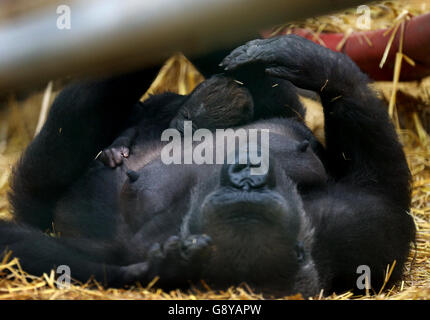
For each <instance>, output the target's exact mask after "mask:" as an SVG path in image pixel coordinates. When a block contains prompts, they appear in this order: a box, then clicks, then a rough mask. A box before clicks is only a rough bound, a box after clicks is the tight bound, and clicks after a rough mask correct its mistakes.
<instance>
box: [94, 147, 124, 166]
mask: <svg viewBox="0 0 430 320" xmlns="http://www.w3.org/2000/svg"><path fill="white" fill-rule="evenodd" d="M129 155H130V150H129V148H128V147H126V146H118V147H113V146H110V147H109V148H106V149H104V150H103V151H102V152H101V154H100V155H99V157H98V158H97V159H99V160H100V161H101V162H102V163H103V164H104V165H105V166H107V167H111V168H116V167H117V166H120V165H121V164H122V162H123V159H124V158H127V157H128V156H129Z"/></svg>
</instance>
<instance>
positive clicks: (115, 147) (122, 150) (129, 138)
mask: <svg viewBox="0 0 430 320" xmlns="http://www.w3.org/2000/svg"><path fill="white" fill-rule="evenodd" d="M137 134H138V129H137V127H131V128H128V129H127V130H125V131H124V132H123V133H121V135H120V136H119V137H118V138H117V139H116V140H115V141H114V142H113V143H112V144H111V145H110V146H109V147H107V148H106V149H104V150H103V151H102V152H101V154H100V155H99V156H98V158H97V159H98V160H100V161H101V162H103V164H104V165H105V166H107V167H111V168H116V167H117V166H120V165H121V164H122V162H123V160H124V158H128V156H129V155H130V148H131V147H132V145H133V143H134V140H135V138H136V136H137Z"/></svg>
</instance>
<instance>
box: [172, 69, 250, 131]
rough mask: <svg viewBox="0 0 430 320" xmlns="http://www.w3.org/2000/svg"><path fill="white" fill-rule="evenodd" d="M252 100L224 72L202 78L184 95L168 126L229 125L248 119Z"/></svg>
mask: <svg viewBox="0 0 430 320" xmlns="http://www.w3.org/2000/svg"><path fill="white" fill-rule="evenodd" d="M253 115H254V102H253V99H252V96H251V94H250V92H249V91H248V89H247V88H245V87H244V86H243V85H242V84H241V83H240V82H238V81H236V80H234V79H233V78H229V77H227V76H224V75H215V76H212V77H211V78H209V79H207V80H205V81H203V82H202V83H201V84H200V85H198V86H197V87H196V88H195V89H194V90H193V92H192V93H191V94H190V95H189V96H188V98H187V100H186V101H185V102H184V104H183V105H182V107H181V108H180V109H179V111H178V114H177V115H176V117H175V118H174V119H173V120H172V121H171V123H170V127H172V128H176V129H178V130H180V131H181V130H183V127H184V126H183V123H184V121H189V120H191V121H192V122H193V127H194V128H207V129H216V128H229V127H234V126H239V125H244V124H246V123H248V122H249V121H251V120H252V118H253Z"/></svg>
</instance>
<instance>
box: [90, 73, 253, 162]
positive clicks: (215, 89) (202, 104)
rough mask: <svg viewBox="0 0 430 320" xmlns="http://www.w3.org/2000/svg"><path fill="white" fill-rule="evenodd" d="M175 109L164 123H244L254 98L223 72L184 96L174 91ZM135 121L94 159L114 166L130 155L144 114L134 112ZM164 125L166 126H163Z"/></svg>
mask: <svg viewBox="0 0 430 320" xmlns="http://www.w3.org/2000/svg"><path fill="white" fill-rule="evenodd" d="M177 104H179V105H180V107H179V110H178V111H177V113H176V115H175V116H174V118H173V119H172V120H171V121H170V123H169V125H168V127H169V128H174V129H177V130H178V131H180V132H181V133H183V132H184V122H185V121H192V125H193V130H197V129H199V128H205V129H209V130H214V129H223V128H231V127H235V126H240V125H245V124H247V123H249V122H250V121H251V120H252V119H253V117H254V101H253V97H252V96H251V93H250V91H249V90H248V89H247V88H246V87H245V86H244V85H243V84H242V83H241V82H240V81H237V80H234V79H233V78H231V77H227V76H224V75H221V74H219V75H214V76H212V77H211V78H209V79H207V80H205V81H203V82H202V83H201V84H200V85H198V86H197V87H196V88H195V89H194V90H193V91H192V92H191V94H189V95H187V96H181V95H175V98H174V99H173V101H172V102H171V105H177ZM134 120H135V121H137V122H138V125H137V126H133V127H131V128H129V129H127V130H125V131H124V132H123V133H122V134H121V135H120V136H119V137H118V138H117V139H116V140H115V141H114V142H113V143H112V144H111V145H110V146H109V147H108V148H106V149H104V150H103V151H102V152H101V153H100V155H99V157H98V159H99V160H101V161H102V162H103V163H104V164H105V165H106V166H109V167H111V168H115V167H116V166H118V165H121V164H122V162H123V159H124V158H128V156H129V155H130V148H131V146H132V145H133V142H134V141H135V139H136V138H137V137H138V135H139V134H138V132H139V127H141V126H144V125H145V114H144V113H140V114H139V113H138V114H137V115H136V117H135V119H134ZM166 129H167V127H166Z"/></svg>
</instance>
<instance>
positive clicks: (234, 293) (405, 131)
mask: <svg viewBox="0 0 430 320" xmlns="http://www.w3.org/2000/svg"><path fill="white" fill-rule="evenodd" d="M371 9H372V28H375V29H376V28H382V27H388V28H389V27H391V26H392V25H393V24H394V23H395V19H396V18H397V17H398V16H399V15H401V14H402V13H403V12H404V10H407V11H408V12H409V13H411V14H413V15H416V14H420V13H425V12H429V11H430V2H429V1H428V0H427V1H418V0H417V1H390V2H379V3H376V4H375V5H372V6H371ZM355 19H356V15H355V9H354V10H347V11H345V12H342V13H339V14H336V15H332V16H325V17H319V18H312V19H308V20H306V21H301V22H294V23H292V24H291V23H290V24H289V25H288V26H290V27H296V26H300V27H306V28H309V29H310V30H312V31H313V32H315V33H319V32H322V31H335V32H338V31H342V32H349V31H348V30H351V29H354V25H355ZM283 27H285V26H283ZM381 59H382V57H381ZM201 80H202V77H201V76H200V75H199V74H198V72H197V71H196V70H195V69H194V68H193V67H192V65H191V64H190V63H189V62H188V61H187V60H186V59H185V58H184V57H183V56H181V55H180V54H178V55H176V56H174V57H172V58H171V59H169V60H168V61H167V62H166V64H165V66H164V68H163V69H162V71H161V72H160V74H159V76H158V77H157V79H156V80H155V81H154V83H153V85H152V86H151V88H150V92H152V93H156V92H160V91H165V90H171V91H175V92H178V93H181V94H185V93H187V92H189V91H190V90H192V88H194V86H195V85H196V84H198V83H199V82H200V81H201ZM375 88H376V89H377V90H379V91H380V92H381V97H383V98H385V99H386V100H387V102H388V103H390V102H391V105H392V106H393V107H394V108H393V109H392V113H393V114H392V115H393V119H394V120H395V123H396V125H397V128H398V133H399V137H400V139H401V141H402V142H403V145H404V150H405V153H406V155H407V159H408V163H409V166H410V169H411V172H412V175H413V194H412V196H413V200H412V208H411V212H410V214H411V215H412V216H413V217H414V220H415V224H416V228H417V243H416V247H412V250H411V255H410V258H409V261H408V263H407V265H406V270H405V278H404V280H403V281H402V282H401V283H399V284H397V285H395V286H394V287H392V288H386V287H383V288H373V290H370V291H369V292H368V294H367V295H366V296H361V297H355V296H353V294H352V293H351V292H346V293H338V294H333V295H331V296H329V297H324V293H323V292H321V294H320V295H319V296H316V297H314V298H313V299H430V138H429V135H428V134H427V132H426V130H425V129H427V130H428V129H429V127H430V126H429V125H428V120H427V119H428V110H429V109H430V78H428V79H425V80H424V81H422V82H420V83H416V82H414V83H400V84H399V85H396V79H394V80H393V83H376V84H375ZM393 88H395V89H396V94H392V93H393ZM56 93H57V90H56V86H55V85H54V90H52V86H48V87H47V89H46V90H44V91H41V92H37V93H34V94H32V95H31V96H29V97H28V98H26V99H24V100H20V101H19V102H18V100H17V99H16V98H15V97H14V96H13V95H11V96H10V98H9V99H8V101H6V102H5V106H2V108H0V219H10V218H11V215H10V208H9V205H8V202H7V198H6V194H7V192H8V190H9V189H8V188H9V178H10V174H11V167H12V165H13V164H14V163H15V161H16V160H17V159H18V157H19V155H20V153H21V152H22V150H23V149H24V148H25V146H26V145H27V144H28V143H29V142H30V141H31V139H32V138H33V137H34V134H35V132H36V130H37V127H38V123H43V121H44V114H45V111H46V109H47V108H46V107H49V104H50V103H51V102H52V100H53V99H54V97H55V94H56ZM144 98H145V97H143V99H144ZM44 100H45V101H44ZM42 105H43V106H42ZM309 108H310V109H309V111H308V116H307V121H308V123H309V125H310V126H311V127H312V128H314V129H315V130H320V129H321V127H322V126H323V124H322V123H321V117H320V113H319V112H320V110H319V108H318V107H315V106H313V107H309ZM0 259H1V258H0ZM395 267H396V266H395V264H393V265H391V266H387V277H388V276H389V274H390V271H391V269H392V268H395ZM6 271H9V272H6ZM6 274H7V275H6ZM155 280H156V279H155ZM262 298H263V297H262V296H261V295H258V294H255V293H253V292H251V291H250V290H249V289H248V288H247V286H246V285H245V284H244V285H242V286H240V287H236V288H229V289H226V290H225V291H221V292H214V291H212V290H211V289H210V288H209V287H207V289H206V290H204V291H198V290H197V289H191V290H189V291H188V292H182V291H179V290H176V291H171V292H163V291H161V290H158V289H156V288H155V287H154V282H153V283H151V284H149V285H148V286H147V287H142V286H140V285H138V284H137V285H136V286H133V287H130V288H125V289H105V288H102V287H101V286H100V285H99V284H98V283H96V282H94V281H89V282H88V283H85V284H80V283H73V284H72V286H71V287H70V288H68V289H58V288H57V287H56V285H55V281H54V274H53V272H51V273H50V274H45V275H43V276H42V277H34V276H31V275H28V274H26V273H25V272H23V271H22V270H21V268H20V266H19V262H18V260H17V259H13V258H11V257H10V256H5V257H4V258H3V261H1V260H0V299H262ZM285 298H286V299H301V296H300V295H297V296H293V297H285Z"/></svg>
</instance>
